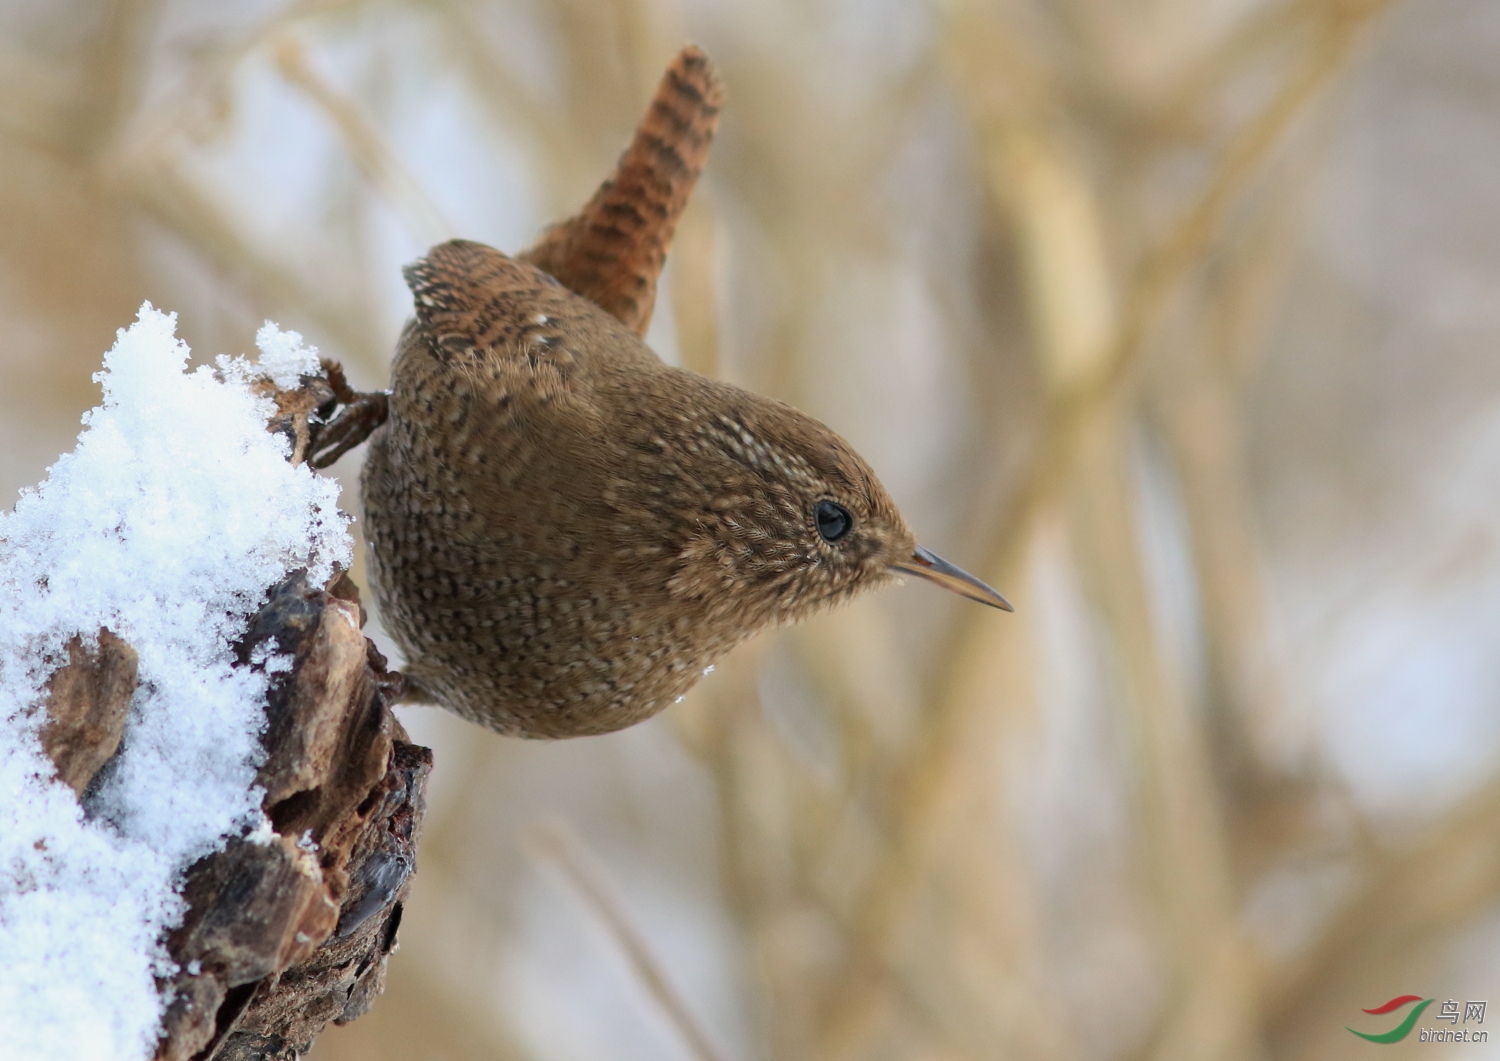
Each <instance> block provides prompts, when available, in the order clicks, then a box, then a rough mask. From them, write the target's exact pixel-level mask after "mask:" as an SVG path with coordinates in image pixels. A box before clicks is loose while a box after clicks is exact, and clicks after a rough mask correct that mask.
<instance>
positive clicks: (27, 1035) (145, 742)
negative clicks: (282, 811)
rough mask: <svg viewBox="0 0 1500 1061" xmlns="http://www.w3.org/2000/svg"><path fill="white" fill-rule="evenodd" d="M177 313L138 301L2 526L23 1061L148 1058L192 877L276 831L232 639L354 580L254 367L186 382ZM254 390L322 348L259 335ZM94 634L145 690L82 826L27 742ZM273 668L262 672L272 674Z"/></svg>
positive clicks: (260, 720)
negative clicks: (282, 609) (124, 645)
mask: <svg viewBox="0 0 1500 1061" xmlns="http://www.w3.org/2000/svg"><path fill="white" fill-rule="evenodd" d="M175 329H176V317H175V315H168V314H164V313H160V312H158V311H157V310H155V309H153V308H152V307H151V305H150V304H149V303H147V304H146V305H145V306H143V307H142V308H141V311H140V314H139V316H138V318H137V321H136V323H135V324H134V325H132V326H131V327H130V328H129V329H127V330H122V331H120V332H119V333H118V337H117V339H116V342H115V345H114V347H113V348H112V349H111V350H110V351H109V353H108V354H107V355H106V356H105V362H104V370H103V371H102V372H100V373H99V374H97V375H96V376H95V380H96V381H97V382H99V383H101V384H102V385H103V388H104V398H103V403H102V404H101V405H100V406H99V407H98V408H96V409H94V410H92V411H90V412H89V413H88V414H87V415H86V416H85V417H84V425H85V429H84V431H83V433H82V434H81V435H80V436H79V439H78V446H77V448H76V449H75V450H74V451H73V452H72V453H69V454H66V455H64V456H63V457H62V458H60V459H59V460H58V461H57V463H56V464H55V465H53V467H52V468H51V469H50V471H49V473H48V477H47V480H46V481H45V482H43V483H42V484H41V485H40V486H39V487H37V488H36V489H35V490H28V491H25V492H23V493H22V495H21V497H20V499H19V500H18V501H17V503H16V506H15V509H14V511H13V512H11V513H10V514H8V515H0V1042H3V1043H4V1044H5V1050H4V1053H5V1056H6V1057H8V1058H16V1059H27V1061H29V1059H33V1058H36V1059H46V1061H70V1059H89V1061H94V1059H109V1061H115V1059H119V1061H129V1059H132V1058H147V1057H149V1056H150V1055H151V1053H152V1051H153V1049H154V1046H155V1039H156V1034H157V1030H158V1027H159V1022H160V1017H161V1010H162V1000H161V998H160V997H159V995H158V993H157V990H156V986H155V983H154V977H156V976H159V975H164V974H170V973H171V972H173V971H174V967H173V964H172V962H171V960H170V958H169V957H168V956H167V953H166V951H165V948H164V947H163V944H162V938H163V934H164V931H165V930H166V929H168V928H170V927H171V926H173V925H175V924H177V923H178V922H179V921H180V918H181V915H182V903H181V899H180V897H179V896H178V894H177V892H176V888H177V887H178V886H179V885H180V883H181V875H182V872H183V870H184V869H185V868H186V867H187V866H188V865H189V864H191V863H192V862H193V861H194V860H196V859H198V858H200V857H201V856H203V855H205V854H207V853H209V852H210V851H212V850H214V849H215V848H217V847H218V846H219V845H220V844H221V843H222V841H223V840H224V838H225V837H226V836H228V835H230V834H243V833H246V832H257V833H259V832H262V831H265V830H267V829H268V828H269V826H268V823H266V821H265V817H264V815H263V814H262V813H261V812H260V810H259V803H260V795H261V794H260V792H259V791H258V789H256V788H255V787H254V776H255V768H256V765H257V760H258V757H259V755H260V749H259V741H258V735H259V732H260V729H261V727H262V726H263V725H264V694H265V688H266V677H265V675H264V674H261V673H257V672H254V671H250V670H248V669H235V668H233V667H232V666H231V662H232V653H231V647H230V646H231V645H232V643H233V642H234V640H235V639H236V638H237V637H238V636H239V635H240V634H241V633H242V632H243V630H244V629H245V625H246V621H247V619H248V617H249V615H250V614H251V613H252V612H253V611H254V610H255V609H256V608H257V607H258V606H259V604H260V603H261V602H262V601H263V600H264V598H265V591H266V589H267V588H268V587H270V586H272V585H273V584H275V583H276V582H278V581H280V580H281V579H282V578H283V577H285V576H286V575H287V574H288V573H289V572H290V571H292V570H294V569H296V568H298V567H307V568H309V572H310V576H311V578H312V580H313V581H314V582H321V581H324V580H326V579H327V578H328V577H329V576H330V575H331V573H332V567H333V565H334V564H335V563H339V564H347V563H348V562H349V558H350V552H351V544H350V539H349V535H348V532H347V517H345V516H344V515H343V514H341V513H340V512H339V511H338V508H337V495H338V484H337V483H336V482H334V481H332V480H328V479H322V478H320V477H318V476H316V475H314V474H313V473H312V472H311V471H309V470H308V469H307V468H306V467H293V466H292V465H290V464H289V463H288V462H287V460H286V456H287V449H286V447H287V443H286V440H285V439H282V438H279V437H277V436H274V435H272V434H270V433H268V432H267V431H266V430H265V422H266V419H267V417H268V416H269V414H270V412H271V404H270V402H269V400H268V399H264V398H257V397H255V396H254V395H253V394H252V392H251V390H250V388H249V386H248V380H249V378H250V376H251V375H252V373H254V372H255V371H256V369H255V368H253V367H252V366H251V365H250V364H249V363H248V362H246V361H245V360H244V359H242V358H232V359H231V358H222V357H221V358H220V359H219V362H218V371H217V373H216V372H215V371H213V370H211V369H209V368H208V367H206V366H205V367H199V368H197V369H195V370H194V371H191V372H187V371H185V366H186V361H187V357H188V349H187V347H186V345H185V344H183V343H182V342H181V341H179V340H178V339H177V338H176V337H175ZM256 339H257V344H258V345H259V347H260V350H261V365H262V369H261V371H263V372H264V373H265V374H268V375H271V376H272V377H273V378H274V379H275V380H276V381H277V382H278V383H280V384H285V385H290V384H294V383H295V381H296V376H297V375H299V374H300V373H303V372H312V371H316V366H317V358H316V351H315V350H308V349H306V348H304V347H303V345H302V343H301V337H300V336H298V335H297V334H296V333H295V332H289V333H283V332H280V331H279V330H278V329H277V328H276V327H275V326H274V325H271V324H267V326H266V327H264V328H262V329H261V331H260V333H259V334H258V335H257V337H256ZM101 626H103V627H107V628H109V629H110V630H112V631H114V632H115V633H116V634H118V635H119V636H121V637H123V638H124V639H125V640H126V641H127V642H129V644H130V645H131V646H132V647H133V648H134V649H135V650H136V652H137V653H138V655H139V660H140V671H139V675H140V684H139V687H138V689H137V691H136V694H135V698H134V700H133V702H132V704H131V712H130V718H129V721H128V723H127V725H126V729H125V735H124V740H123V742H122V745H121V752H120V754H119V755H118V756H117V757H116V759H115V761H114V763H113V764H112V766H111V767H110V768H107V777H106V778H105V779H103V781H102V783H101V784H100V785H99V787H98V790H97V793H96V794H95V795H94V796H93V797H91V799H90V801H89V812H88V815H87V816H85V814H84V812H83V811H82V810H81V809H80V807H79V804H78V802H77V800H76V799H75V797H74V795H73V793H72V791H71V790H70V789H68V788H67V787H66V786H64V785H62V784H61V783H60V782H58V781H56V780H55V779H53V778H52V770H51V766H50V764H49V763H48V762H47V761H46V760H45V759H44V758H43V756H42V754H41V750H40V745H39V743H38V740H37V730H38V727H39V725H40V723H41V721H42V719H41V718H40V717H39V715H40V711H39V710H38V708H39V706H40V704H41V700H42V688H43V686H44V683H45V681H46V679H47V677H48V675H49V673H50V670H51V669H52V668H53V667H55V666H56V664H57V662H58V660H59V659H60V658H63V653H64V646H65V645H66V643H67V641H68V640H69V638H71V637H72V636H74V635H75V634H81V635H83V636H84V637H85V638H86V639H87V638H89V637H91V636H94V635H96V634H97V631H98V630H99V628H100V627H101ZM273 662H275V661H273Z"/></svg>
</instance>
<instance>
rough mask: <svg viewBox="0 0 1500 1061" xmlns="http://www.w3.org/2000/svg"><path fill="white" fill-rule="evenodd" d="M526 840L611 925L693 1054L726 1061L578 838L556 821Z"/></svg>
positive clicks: (706, 1060) (536, 828)
mask: <svg viewBox="0 0 1500 1061" xmlns="http://www.w3.org/2000/svg"><path fill="white" fill-rule="evenodd" d="M527 840H528V841H529V844H530V846H531V848H532V850H534V851H535V852H536V853H537V854H538V855H539V856H541V857H542V858H543V859H545V860H546V861H547V862H548V863H549V864H551V865H553V866H555V867H556V868H557V869H558V870H559V871H561V873H562V875H563V876H564V877H566V878H567V880H568V883H569V884H571V885H573V887H574V888H575V889H577V891H578V894H579V895H580V896H581V897H582V898H583V900H584V901H585V902H586V903H588V905H589V907H590V908H591V909H592V910H593V911H594V913H595V914H597V915H598V916H599V920H600V921H602V922H603V923H604V926H605V928H607V929H609V933H610V935H612V936H613V937H614V938H615V942H616V943H617V944H619V947H620V950H621V951H622V952H623V953H624V954H625V957H626V959H627V960H629V962H630V967H631V968H632V969H634V970H635V974H636V975H637V976H638V977H640V980H641V983H642V984H643V985H644V986H645V988H646V992H647V994H649V995H650V996H651V998H652V999H654V1000H655V1002H656V1004H657V1005H658V1006H659V1007H661V1011H662V1013H664V1014H665V1015H666V1017H667V1019H668V1020H669V1021H671V1023H672V1026H673V1027H675V1028H676V1029H677V1031H678V1034H680V1035H681V1036H682V1039H683V1042H685V1043H686V1044H687V1046H688V1047H689V1049H690V1050H691V1051H692V1054H693V1056H694V1057H696V1058H697V1059H698V1061H724V1056H723V1055H722V1054H720V1053H719V1051H718V1049H717V1048H716V1047H715V1046H714V1045H713V1043H712V1042H711V1041H710V1040H709V1038H708V1036H707V1034H706V1033H705V1032H704V1031H703V1029H702V1028H701V1027H700V1026H699V1024H698V1022H697V1020H695V1019H694V1017H693V1014H692V1012H691V1011H690V1010H689V1009H688V1007H687V1003H686V1002H684V1001H683V1000H682V996H681V995H679V994H678V993H677V989H676V988H674V987H673V986H672V983H671V981H670V980H668V979H667V974H666V972H665V970H663V969H662V967H661V963H660V962H658V961H657V959H656V956H655V955H654V954H652V953H651V948H650V947H649V946H647V945H646V941H645V940H644V939H643V938H642V937H641V935H640V933H639V932H637V931H636V930H635V927H634V926H633V925H631V923H630V919H629V918H627V917H626V916H625V911H624V910H622V909H621V908H620V904H619V903H618V902H617V901H616V900H615V898H614V896H613V895H611V894H610V891H609V887H608V886H607V885H606V884H605V883H604V879H603V878H602V877H601V876H600V875H599V873H598V872H597V871H596V870H595V869H594V868H593V867H592V866H590V865H589V863H588V859H587V858H586V857H585V855H584V854H583V851H582V847H581V845H580V843H579V841H578V840H577V839H576V838H575V837H574V836H573V835H572V834H571V833H570V832H569V831H568V830H567V829H566V827H564V826H563V825H562V824H560V823H558V822H550V823H547V824H542V825H537V826H534V827H533V828H532V829H531V830H530V833H529V835H528V837H527Z"/></svg>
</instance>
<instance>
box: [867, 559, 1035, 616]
mask: <svg viewBox="0 0 1500 1061" xmlns="http://www.w3.org/2000/svg"><path fill="white" fill-rule="evenodd" d="M891 567H893V568H894V569H896V570H897V571H904V572H906V573H907V574H908V575H916V576H917V577H918V578H925V579H926V580H927V581H928V582H936V583H937V584H938V585H939V586H942V587H943V588H944V589H951V590H952V591H953V592H954V593H957V594H959V595H960V596H963V597H968V598H969V599H970V600H977V601H978V602H979V603H980V604H988V605H989V606H990V607H991V608H999V609H1001V610H1002V611H1007V612H1013V611H1015V609H1014V608H1012V607H1011V606H1010V601H1008V600H1006V599H1005V598H1004V597H1002V596H1000V594H998V593H996V592H995V591H994V590H992V589H990V587H989V586H986V585H985V584H984V583H983V582H981V581H979V579H977V578H975V577H974V576H973V575H971V574H969V573H968V572H967V571H965V570H964V569H963V568H961V567H954V566H953V565H952V564H950V563H949V562H948V561H946V560H944V559H943V558H942V557H941V556H938V555H936V554H935V553H931V552H928V551H927V550H926V549H924V548H922V547H921V546H920V545H919V546H917V549H916V552H914V553H912V554H911V559H910V560H899V561H897V562H896V563H894V564H892V565H891Z"/></svg>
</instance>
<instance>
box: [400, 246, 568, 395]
mask: <svg viewBox="0 0 1500 1061" xmlns="http://www.w3.org/2000/svg"><path fill="white" fill-rule="evenodd" d="M402 272H403V273H404V274H405V276H406V282H407V284H408V285H409V286H410V287H411V291H412V296H413V300H414V301H415V303H416V310H417V327H418V329H419V330H420V332H421V335H422V338H423V339H424V340H425V341H426V346H427V349H428V350H429V351H430V352H431V354H432V356H433V357H434V358H436V359H437V360H438V361H439V362H441V363H443V364H444V366H445V367H446V369H447V370H448V371H451V372H452V373H454V374H455V375H457V376H461V377H467V378H468V379H470V380H471V382H472V383H473V385H474V387H475V388H478V389H490V390H493V391H494V392H495V394H494V396H495V397H496V399H497V400H501V399H503V398H504V396H506V395H509V397H510V399H514V400H520V401H522V402H526V401H527V400H528V399H529V400H533V401H538V402H543V403H549V402H551V401H553V400H554V399H557V398H560V397H564V396H566V395H568V393H569V391H570V387H569V383H570V381H571V380H572V378H573V376H574V374H575V372H576V371H577V369H578V359H577V356H576V352H575V351H574V350H572V349H570V344H569V341H568V340H569V335H570V334H571V333H572V332H575V331H576V330H577V329H576V327H574V326H573V325H574V323H575V321H576V318H577V317H578V316H579V315H580V313H587V312H595V311H592V309H591V307H586V306H583V305H581V304H580V300H579V299H578V298H577V297H576V296H574V295H572V294H571V293H570V292H568V291H566V290H565V289H564V288H562V287H561V286H559V285H558V284H557V282H556V281H554V280H553V279H552V278H551V277H550V276H548V275H546V274H545V273H543V272H541V271H540V270H538V269H536V268H535V267H534V266H531V265H528V264H526V263H524V262H518V261H516V260H515V259H513V258H510V257H507V256H506V255H504V254H502V253H501V252H500V251H497V250H495V248H493V247H488V246H486V245H485V244H483V243H474V242H472V241H470V240H460V239H456V240H450V241H448V242H447V243H440V244H438V245H437V246H436V247H433V248H432V249H431V250H430V251H428V252H427V256H426V257H424V258H419V259H417V261H415V262H413V263H412V264H411V265H408V266H407V267H406V268H405V269H404V270H402ZM501 404H502V405H503V404H507V402H505V401H501Z"/></svg>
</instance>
